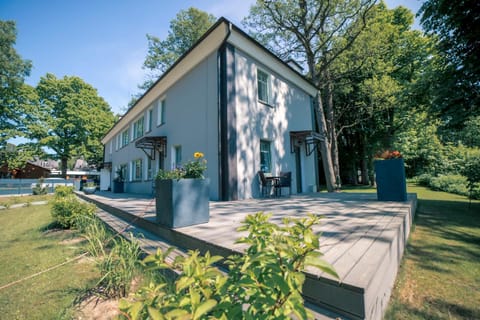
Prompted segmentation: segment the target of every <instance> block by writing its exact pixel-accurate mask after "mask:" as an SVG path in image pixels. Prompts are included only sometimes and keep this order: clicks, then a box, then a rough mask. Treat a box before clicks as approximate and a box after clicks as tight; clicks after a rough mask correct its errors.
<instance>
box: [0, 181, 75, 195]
mask: <svg viewBox="0 0 480 320" xmlns="http://www.w3.org/2000/svg"><path fill="white" fill-rule="evenodd" d="M37 183H40V181H39V180H38V179H0V195H17V194H32V187H34V186H35V185H36V184H37ZM58 185H60V186H73V185H74V183H73V181H72V180H66V179H61V178H47V179H43V183H42V187H45V188H47V191H48V192H49V193H52V192H54V191H55V187H56V186H58Z"/></svg>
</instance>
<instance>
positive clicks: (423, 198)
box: [347, 185, 480, 319]
mask: <svg viewBox="0 0 480 320" xmlns="http://www.w3.org/2000/svg"><path fill="white" fill-rule="evenodd" d="M347 189H348V190H347V192H366V191H368V192H374V191H375V190H374V189H371V188H364V187H362V188H347ZM408 192H415V193H417V196H418V208H417V214H416V217H415V224H414V229H413V232H412V233H411V235H410V239H409V241H408V245H407V248H406V251H405V255H404V257H403V260H402V264H401V267H400V271H399V273H398V275H397V279H396V282H395V286H394V290H393V293H392V297H391V300H390V304H389V307H388V309H387V312H386V315H385V319H480V304H479V301H480V290H479V288H480V201H472V204H471V205H469V200H468V199H467V198H466V197H463V196H459V195H454V194H449V193H445V192H436V191H431V190H429V189H427V188H424V187H419V186H415V185H409V188H408Z"/></svg>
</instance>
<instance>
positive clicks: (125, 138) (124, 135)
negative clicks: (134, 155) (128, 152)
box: [120, 129, 130, 148]
mask: <svg viewBox="0 0 480 320" xmlns="http://www.w3.org/2000/svg"><path fill="white" fill-rule="evenodd" d="M129 138H130V137H129V134H128V129H127V130H125V131H123V132H122V141H121V145H120V147H122V148H123V147H125V146H126V145H128V142H129V140H130V139H129Z"/></svg>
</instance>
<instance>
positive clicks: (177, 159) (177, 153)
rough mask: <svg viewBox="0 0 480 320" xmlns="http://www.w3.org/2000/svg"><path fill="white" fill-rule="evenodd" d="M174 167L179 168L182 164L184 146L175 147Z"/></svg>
mask: <svg viewBox="0 0 480 320" xmlns="http://www.w3.org/2000/svg"><path fill="white" fill-rule="evenodd" d="M172 160H173V162H172V169H175V168H178V167H180V166H181V165H182V146H174V147H173V158H172Z"/></svg>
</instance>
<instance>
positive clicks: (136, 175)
mask: <svg viewBox="0 0 480 320" xmlns="http://www.w3.org/2000/svg"><path fill="white" fill-rule="evenodd" d="M142 165H143V164H142V159H137V160H133V161H132V180H133V181H140V180H142V177H143V174H142Z"/></svg>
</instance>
